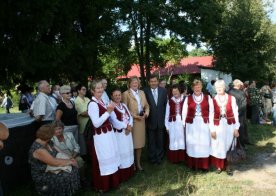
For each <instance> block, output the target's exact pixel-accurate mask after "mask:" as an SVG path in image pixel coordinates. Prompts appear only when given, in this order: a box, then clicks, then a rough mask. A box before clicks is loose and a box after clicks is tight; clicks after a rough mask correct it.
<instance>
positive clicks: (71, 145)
mask: <svg viewBox="0 0 276 196" xmlns="http://www.w3.org/2000/svg"><path fill="white" fill-rule="evenodd" d="M52 126H53V128H54V130H55V132H54V137H52V141H53V142H54V145H55V146H56V147H57V148H58V149H59V150H61V152H63V153H65V154H67V155H68V156H69V157H71V158H74V159H76V160H77V163H78V167H79V168H81V167H82V166H83V164H84V162H83V160H82V158H81V157H80V156H79V153H80V146H79V144H77V142H76V140H75V138H74V136H73V134H72V133H70V132H66V133H64V132H63V129H64V124H63V123H62V122H61V121H60V120H55V121H54V122H53V123H52Z"/></svg>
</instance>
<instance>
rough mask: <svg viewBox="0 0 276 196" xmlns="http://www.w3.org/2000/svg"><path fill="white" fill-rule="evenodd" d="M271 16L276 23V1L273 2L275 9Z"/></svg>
mask: <svg viewBox="0 0 276 196" xmlns="http://www.w3.org/2000/svg"><path fill="white" fill-rule="evenodd" d="M269 17H270V19H271V21H272V23H274V24H276V1H275V2H274V3H273V10H272V13H271V14H269Z"/></svg>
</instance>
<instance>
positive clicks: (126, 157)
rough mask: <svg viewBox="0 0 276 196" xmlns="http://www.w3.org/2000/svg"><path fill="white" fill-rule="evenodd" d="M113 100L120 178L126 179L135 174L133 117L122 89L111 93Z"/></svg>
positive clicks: (112, 116)
mask: <svg viewBox="0 0 276 196" xmlns="http://www.w3.org/2000/svg"><path fill="white" fill-rule="evenodd" d="M111 98H112V101H113V103H114V105H115V108H114V112H112V113H111V118H110V121H111V123H112V125H113V127H114V131H115V135H116V138H117V143H118V146H119V153H120V166H119V168H120V170H119V173H120V180H121V181H126V180H128V178H129V177H131V176H132V175H133V174H134V155H133V153H134V151H133V150H134V149H133V140H132V134H131V129H132V127H133V118H132V116H131V115H130V112H129V110H128V108H127V106H126V105H125V104H124V103H121V101H122V93H121V90H119V89H115V90H113V91H112V93H111Z"/></svg>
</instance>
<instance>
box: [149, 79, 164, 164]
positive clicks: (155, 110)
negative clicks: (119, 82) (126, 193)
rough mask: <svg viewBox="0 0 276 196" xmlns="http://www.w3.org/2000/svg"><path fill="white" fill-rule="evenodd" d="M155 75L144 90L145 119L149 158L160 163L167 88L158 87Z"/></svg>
mask: <svg viewBox="0 0 276 196" xmlns="http://www.w3.org/2000/svg"><path fill="white" fill-rule="evenodd" d="M158 84H159V80H158V78H157V76H154V75H152V76H151V77H150V80H149V87H148V88H146V89H145V90H144V92H145V94H146V98H147V101H148V104H149V106H150V113H149V116H148V118H147V121H146V128H147V136H148V148H149V159H150V161H151V162H152V163H154V164H160V163H161V161H162V158H163V156H164V132H165V113H166V104H167V99H168V98H167V90H166V89H165V88H162V87H159V86H158Z"/></svg>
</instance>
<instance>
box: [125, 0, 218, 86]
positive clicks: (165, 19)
mask: <svg viewBox="0 0 276 196" xmlns="http://www.w3.org/2000/svg"><path fill="white" fill-rule="evenodd" d="M120 6H121V8H122V19H123V21H124V22H125V25H126V26H127V28H128V29H129V30H130V31H131V32H132V34H133V40H134V41H133V42H134V45H135V51H136V54H137V57H138V58H137V59H138V63H139V65H140V70H141V78H142V81H143V82H144V83H145V79H146V78H147V79H148V78H149V76H150V68H151V66H152V63H151V62H152V59H151V58H150V57H151V53H152V51H153V50H156V48H153V47H151V41H152V40H153V39H155V38H158V37H159V36H164V35H165V33H166V31H169V33H170V35H171V36H176V37H180V38H181V41H183V42H184V43H187V42H191V43H199V41H204V40H206V39H207V38H208V39H210V38H211V37H213V34H214V32H215V29H216V28H215V27H216V24H217V23H218V22H220V21H219V19H220V17H219V15H220V13H221V11H222V10H221V9H222V7H221V4H220V3H219V1H213V0H204V1H203V0H200V1H190V0H169V1H168V0H156V1H151V0H136V1H133V0H123V1H121V4H120ZM152 46H154V45H152ZM155 56H156V54H155ZM145 73H146V75H145Z"/></svg>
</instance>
